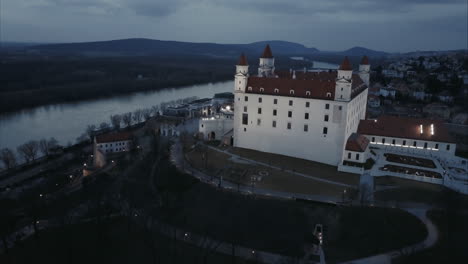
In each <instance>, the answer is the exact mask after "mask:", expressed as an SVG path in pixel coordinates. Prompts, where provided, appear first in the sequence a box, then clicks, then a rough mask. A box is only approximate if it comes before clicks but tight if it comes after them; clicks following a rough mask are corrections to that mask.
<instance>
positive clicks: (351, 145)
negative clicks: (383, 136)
mask: <svg viewBox="0 0 468 264" xmlns="http://www.w3.org/2000/svg"><path fill="white" fill-rule="evenodd" d="M368 145H369V139H367V138H366V137H365V136H363V135H360V134H358V133H352V134H351V135H350V136H349V138H348V141H346V150H349V151H356V152H364V151H366V149H367V146H368Z"/></svg>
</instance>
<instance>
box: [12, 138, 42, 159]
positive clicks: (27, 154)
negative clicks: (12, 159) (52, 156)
mask: <svg viewBox="0 0 468 264" xmlns="http://www.w3.org/2000/svg"><path fill="white" fill-rule="evenodd" d="M38 150H39V143H37V141H35V140H31V141H28V142H26V143H24V144H23V145H20V146H18V148H17V151H18V153H19V154H20V155H21V156H23V158H24V160H25V161H26V162H27V163H29V162H30V161H31V160H33V161H34V160H35V159H36V157H37V151H38Z"/></svg>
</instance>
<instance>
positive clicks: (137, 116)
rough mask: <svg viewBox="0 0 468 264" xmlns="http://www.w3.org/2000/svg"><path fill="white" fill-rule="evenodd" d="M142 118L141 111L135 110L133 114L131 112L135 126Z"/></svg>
mask: <svg viewBox="0 0 468 264" xmlns="http://www.w3.org/2000/svg"><path fill="white" fill-rule="evenodd" d="M142 117H143V111H142V110H141V109H137V110H135V112H133V120H135V122H136V123H137V124H139V123H140V122H141V119H142Z"/></svg>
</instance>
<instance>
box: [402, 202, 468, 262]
mask: <svg viewBox="0 0 468 264" xmlns="http://www.w3.org/2000/svg"><path fill="white" fill-rule="evenodd" d="M428 217H429V218H430V219H431V220H432V221H433V222H434V223H435V225H436V226H437V229H438V230H439V241H438V242H437V244H436V245H435V247H433V248H431V249H428V250H425V251H422V252H420V253H417V254H414V255H411V256H407V257H402V258H400V259H399V260H398V261H397V262H396V263H397V264H403V263H434V264H436V263H467V262H468V214H467V213H466V212H460V211H458V212H457V211H454V210H432V211H429V212H428Z"/></svg>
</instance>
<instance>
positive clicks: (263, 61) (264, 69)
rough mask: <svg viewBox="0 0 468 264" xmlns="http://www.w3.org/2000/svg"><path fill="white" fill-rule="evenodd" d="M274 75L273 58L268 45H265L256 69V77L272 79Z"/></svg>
mask: <svg viewBox="0 0 468 264" xmlns="http://www.w3.org/2000/svg"><path fill="white" fill-rule="evenodd" d="M274 73H275V58H274V57H273V53H271V48H270V45H268V44H267V45H266V47H265V50H264V51H263V54H262V57H260V65H259V67H258V76H261V77H272V76H273V75H274Z"/></svg>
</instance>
